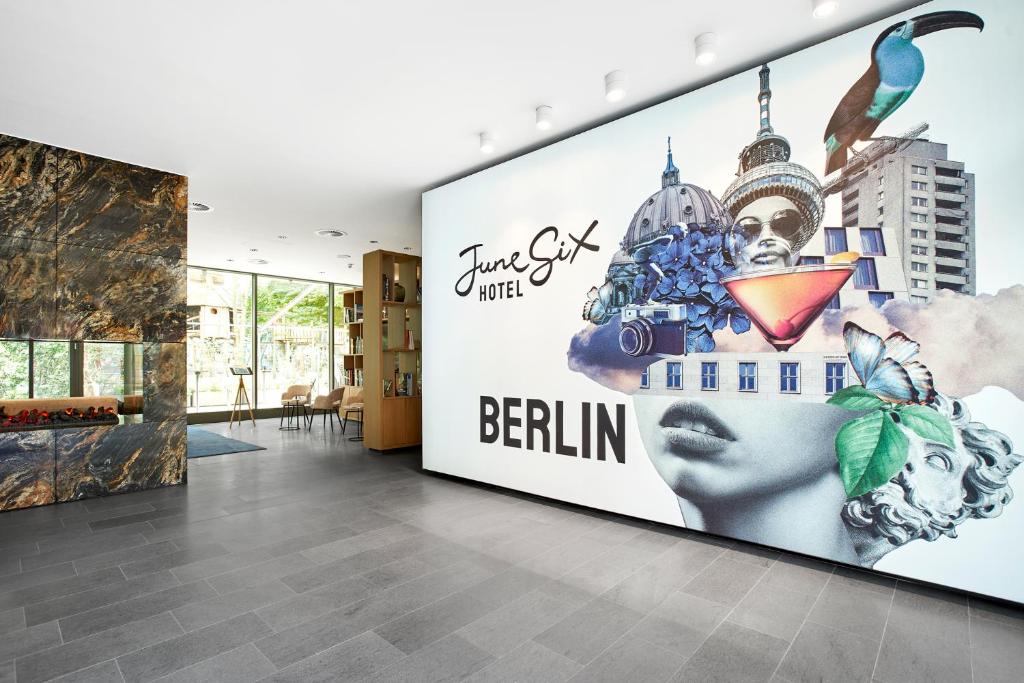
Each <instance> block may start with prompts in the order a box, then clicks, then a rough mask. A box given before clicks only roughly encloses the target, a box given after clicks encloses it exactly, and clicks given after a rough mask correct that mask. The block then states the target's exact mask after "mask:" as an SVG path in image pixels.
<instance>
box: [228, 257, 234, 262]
mask: <svg viewBox="0 0 1024 683" xmlns="http://www.w3.org/2000/svg"><path fill="white" fill-rule="evenodd" d="M227 261H228V263H234V262H235V259H233V258H229V259H227Z"/></svg>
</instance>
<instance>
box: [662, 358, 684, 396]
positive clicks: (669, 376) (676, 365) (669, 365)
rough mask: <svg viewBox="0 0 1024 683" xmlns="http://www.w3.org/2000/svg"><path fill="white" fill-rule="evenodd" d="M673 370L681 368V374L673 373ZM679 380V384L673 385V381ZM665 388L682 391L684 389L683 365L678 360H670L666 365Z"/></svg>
mask: <svg viewBox="0 0 1024 683" xmlns="http://www.w3.org/2000/svg"><path fill="white" fill-rule="evenodd" d="M673 368H679V374H678V375H675V374H673V373H672V369H673ZM675 378H678V379H679V384H678V385H673V383H672V380H673V379H675ZM665 388H666V389H675V390H681V389H682V388H683V363H682V361H678V360H670V361H668V362H667V363H665Z"/></svg>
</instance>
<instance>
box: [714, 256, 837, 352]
mask: <svg viewBox="0 0 1024 683" xmlns="http://www.w3.org/2000/svg"><path fill="white" fill-rule="evenodd" d="M856 269H857V266H856V264H854V263H831V264H825V265H808V266H793V267H790V268H778V269H773V270H762V271H755V272H753V273H744V274H742V275H733V276H731V277H726V278H722V284H723V285H725V288H726V289H727V290H729V294H731V295H732V298H733V299H735V300H736V303H737V304H739V306H740V308H742V309H743V310H744V311H745V312H746V314H747V315H748V316H749V317H750V321H751V322H752V323H754V326H755V327H757V329H758V330H760V331H761V334H762V335H763V336H764V338H765V339H766V340H768V343H769V344H771V345H772V346H774V347H775V350H776V351H788V350H789V347H791V346H793V344H796V343H797V342H798V341H800V338H801V337H802V336H803V335H804V332H806V331H807V328H808V327H810V326H811V323H813V322H814V321H815V320H817V319H818V316H820V315H821V312H822V311H823V310H825V306H826V305H827V304H828V302H829V300H830V299H831V298H832V297H833V296H835V294H836V292H838V291H839V290H840V289H841V288H842V286H843V285H845V284H846V281H847V280H849V279H850V276H851V275H853V271H854V270H856Z"/></svg>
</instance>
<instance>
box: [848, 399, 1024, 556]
mask: <svg viewBox="0 0 1024 683" xmlns="http://www.w3.org/2000/svg"><path fill="white" fill-rule="evenodd" d="M930 407H931V408H933V409H934V410H937V411H938V412H939V413H940V414H942V415H943V416H944V417H946V418H948V419H949V421H950V422H951V423H952V424H953V427H954V428H955V429H956V430H957V431H958V432H959V434H960V439H961V441H962V442H963V445H964V448H965V449H966V451H967V452H968V453H969V454H970V456H971V458H972V461H971V462H970V463H969V465H968V467H967V469H966V470H965V471H964V475H963V479H962V480H961V491H962V493H963V499H962V504H961V505H960V506H959V508H958V509H957V510H956V512H955V513H953V514H946V513H943V512H940V511H937V510H932V509H928V507H927V506H926V505H924V504H923V503H921V501H920V496H919V494H918V491H917V487H916V485H915V482H914V478H913V474H912V473H910V472H909V471H908V470H907V469H906V468H904V469H902V470H900V472H899V474H897V475H896V476H895V477H893V478H892V479H891V480H890V481H889V482H888V483H886V484H884V485H882V486H880V487H878V488H877V489H875V490H873V491H870V492H868V493H865V494H863V495H861V496H858V497H856V498H853V499H851V500H849V501H847V503H846V505H845V506H844V507H843V511H842V517H843V521H844V522H846V524H847V525H848V526H849V527H851V530H853V529H858V530H862V531H868V532H870V533H872V534H873V535H874V536H877V537H879V538H883V539H886V540H887V541H888V542H889V543H891V544H892V545H894V546H897V547H898V546H901V545H904V544H906V543H909V542H910V541H912V540H914V539H918V538H923V539H925V540H928V541H934V540H935V539H937V538H939V537H940V536H949V537H951V538H956V527H957V526H959V525H960V524H963V523H964V522H965V521H966V520H968V519H971V518H978V519H981V518H990V517H998V516H999V514H1000V513H1002V511H1003V507H1004V506H1005V505H1006V504H1007V503H1009V502H1010V500H1012V499H1013V489H1011V488H1010V484H1009V481H1008V478H1009V475H1010V473H1012V472H1013V471H1014V470H1015V469H1016V468H1017V466H1018V465H1019V464H1020V463H1021V461H1022V460H1024V457H1022V456H1021V455H1019V454H1017V453H1014V452H1013V442H1012V441H1010V439H1009V437H1007V436H1006V435H1005V434H1002V433H1000V432H997V431H995V430H994V429H989V428H988V427H986V426H985V425H984V424H982V423H980V422H971V415H970V413H969V412H968V410H967V406H966V405H964V403H963V402H962V401H960V400H959V399H956V398H952V397H949V396H945V395H943V394H938V395H937V396H936V398H935V401H934V402H933V403H931V404H930Z"/></svg>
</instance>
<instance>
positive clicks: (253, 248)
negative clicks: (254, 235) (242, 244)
mask: <svg viewBox="0 0 1024 683" xmlns="http://www.w3.org/2000/svg"><path fill="white" fill-rule="evenodd" d="M249 251H259V249H257V248H256V247H252V248H251V249H249Z"/></svg>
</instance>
